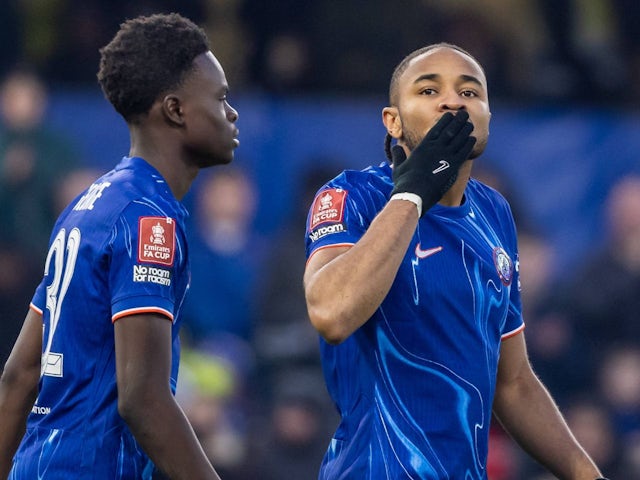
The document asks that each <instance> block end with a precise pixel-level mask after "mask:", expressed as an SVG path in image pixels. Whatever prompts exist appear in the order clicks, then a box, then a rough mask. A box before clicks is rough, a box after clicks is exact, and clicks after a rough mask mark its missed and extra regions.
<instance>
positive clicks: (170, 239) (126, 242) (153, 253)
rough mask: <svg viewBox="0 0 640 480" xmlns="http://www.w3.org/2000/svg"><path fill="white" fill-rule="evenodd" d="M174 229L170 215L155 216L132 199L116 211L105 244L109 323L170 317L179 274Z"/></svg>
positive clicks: (180, 250) (179, 258) (174, 307)
mask: <svg viewBox="0 0 640 480" xmlns="http://www.w3.org/2000/svg"><path fill="white" fill-rule="evenodd" d="M178 229H179V224H178V222H177V221H176V219H175V218H172V217H171V216H161V215H160V214H159V212H157V211H155V210H153V209H152V208H149V206H147V205H145V203H144V202H133V203H131V204H130V205H129V206H128V207H127V208H126V209H125V210H124V211H123V212H122V214H121V215H120V217H119V218H118V220H117V222H116V223H115V225H114V228H113V233H112V237H111V241H110V245H109V248H110V259H111V264H110V271H109V285H110V291H111V293H112V294H111V315H112V317H111V318H112V321H116V320H118V319H120V318H122V317H125V316H127V315H133V314H140V313H159V314H161V315H165V316H166V317H168V318H169V319H171V320H172V321H173V320H174V319H175V318H174V317H175V312H176V310H177V307H178V305H177V304H178V303H179V301H180V299H177V298H176V297H177V292H176V284H177V283H178V282H177V279H178V278H179V276H180V275H183V274H185V272H184V267H185V262H184V261H183V258H182V257H183V252H185V248H184V245H183V244H182V243H183V240H182V238H183V235H181V234H180V232H179V231H178Z"/></svg>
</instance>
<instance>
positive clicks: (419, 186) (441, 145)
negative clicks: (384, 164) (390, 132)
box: [391, 110, 476, 215]
mask: <svg viewBox="0 0 640 480" xmlns="http://www.w3.org/2000/svg"><path fill="white" fill-rule="evenodd" d="M468 119H469V114H468V113H467V112H466V111H465V110H460V111H459V112H458V113H457V114H456V115H453V114H452V113H451V112H447V113H445V114H444V115H443V116H442V117H441V118H440V120H438V123H436V124H435V125H434V126H433V127H432V128H431V130H429V133H427V135H425V137H424V138H423V139H422V141H421V142H420V144H419V145H418V146H417V147H416V148H415V149H414V150H413V151H412V152H411V154H410V155H409V158H407V156H406V155H405V153H404V149H403V148H402V147H401V146H400V145H395V146H394V147H393V148H392V149H391V157H392V162H393V175H392V178H393V185H394V187H393V191H392V192H391V196H392V197H393V195H394V194H396V193H413V194H415V195H418V196H419V197H420V198H421V199H422V208H421V209H420V207H418V210H419V211H421V215H424V212H426V211H427V210H429V209H430V208H431V207H432V206H434V205H435V204H436V203H438V201H440V199H441V198H442V196H443V195H444V194H445V193H446V192H447V190H449V189H450V188H451V185H453V183H454V182H455V181H456V178H457V177H458V169H459V168H460V165H462V164H463V163H464V162H465V160H467V158H469V154H470V153H471V150H472V149H473V146H474V145H475V143H476V139H475V137H471V136H470V134H471V131H472V130H473V125H472V124H471V122H469V121H468Z"/></svg>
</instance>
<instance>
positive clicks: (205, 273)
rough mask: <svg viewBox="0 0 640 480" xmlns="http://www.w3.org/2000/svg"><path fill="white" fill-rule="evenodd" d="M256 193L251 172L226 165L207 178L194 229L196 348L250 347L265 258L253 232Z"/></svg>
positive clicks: (190, 322) (190, 324) (192, 336)
mask: <svg viewBox="0 0 640 480" xmlns="http://www.w3.org/2000/svg"><path fill="white" fill-rule="evenodd" d="M257 201H258V198H257V191H256V187H255V185H254V184H253V181H252V180H251V178H250V177H249V176H248V174H247V173H246V172H244V171H243V170H241V169H240V168H237V167H222V168H221V169H218V170H217V171H216V172H215V173H212V174H211V175H208V176H206V177H203V178H202V181H201V182H200V183H199V185H198V188H197V191H196V192H195V206H194V220H193V221H194V225H192V228H191V238H192V240H191V245H190V248H191V258H192V261H191V263H192V272H191V278H192V281H191V288H190V290H189V294H188V295H187V298H186V300H185V306H184V315H185V317H184V318H185V328H186V333H187V334H188V338H189V340H190V341H192V342H193V343H194V344H195V345H196V346H211V344H212V343H215V344H219V342H218V340H221V341H222V344H225V345H226V346H227V347H228V346H229V344H230V342H234V341H239V342H241V343H246V342H248V341H249V340H250V338H251V337H252V335H253V329H254V328H255V314H256V312H255V310H254V308H255V305H254V296H255V293H256V285H257V281H258V279H260V278H261V272H262V264H263V260H264V248H265V247H264V245H265V241H264V239H263V238H258V237H257V236H256V234H255V232H254V230H253V228H252V227H253V221H254V218H255V213H256V205H257V204H256V202H257Z"/></svg>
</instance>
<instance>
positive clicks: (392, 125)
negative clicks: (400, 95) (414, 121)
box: [382, 107, 402, 139]
mask: <svg viewBox="0 0 640 480" xmlns="http://www.w3.org/2000/svg"><path fill="white" fill-rule="evenodd" d="M382 123H384V126H385V128H386V129H387V132H389V135H391V136H392V137H393V138H395V139H398V138H400V137H402V120H401V119H400V115H399V114H398V109H397V108H396V107H384V108H383V109H382Z"/></svg>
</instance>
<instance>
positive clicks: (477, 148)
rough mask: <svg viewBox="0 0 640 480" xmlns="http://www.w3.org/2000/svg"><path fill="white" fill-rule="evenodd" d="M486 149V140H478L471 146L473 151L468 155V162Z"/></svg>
mask: <svg viewBox="0 0 640 480" xmlns="http://www.w3.org/2000/svg"><path fill="white" fill-rule="evenodd" d="M485 148H487V140H486V139H485V140H483V141H481V140H478V141H477V142H476V144H475V145H474V146H473V150H471V153H470V154H469V160H474V159H476V158H478V157H479V156H480V155H482V154H483V153H484V149H485Z"/></svg>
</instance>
